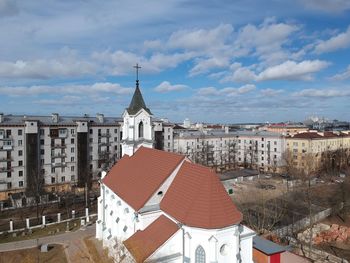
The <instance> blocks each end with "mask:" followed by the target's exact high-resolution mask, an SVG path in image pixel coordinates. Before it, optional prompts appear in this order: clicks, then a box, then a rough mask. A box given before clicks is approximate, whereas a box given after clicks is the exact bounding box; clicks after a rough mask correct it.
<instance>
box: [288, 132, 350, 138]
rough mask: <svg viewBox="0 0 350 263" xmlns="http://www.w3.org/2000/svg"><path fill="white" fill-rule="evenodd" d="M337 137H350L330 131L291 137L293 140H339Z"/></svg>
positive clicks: (305, 133)
mask: <svg viewBox="0 0 350 263" xmlns="http://www.w3.org/2000/svg"><path fill="white" fill-rule="evenodd" d="M337 137H349V135H348V134H346V133H334V132H330V131H325V132H320V133H317V132H303V133H298V134H295V135H294V136H292V137H290V138H291V139H293V138H296V139H319V138H337Z"/></svg>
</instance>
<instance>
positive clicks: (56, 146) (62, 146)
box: [51, 144, 67, 148]
mask: <svg viewBox="0 0 350 263" xmlns="http://www.w3.org/2000/svg"><path fill="white" fill-rule="evenodd" d="M66 147H67V145H65V144H51V148H66Z"/></svg>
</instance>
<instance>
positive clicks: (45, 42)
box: [0, 0, 350, 123]
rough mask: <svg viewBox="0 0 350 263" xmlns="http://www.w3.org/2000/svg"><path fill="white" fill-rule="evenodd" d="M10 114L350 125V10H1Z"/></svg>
mask: <svg viewBox="0 0 350 263" xmlns="http://www.w3.org/2000/svg"><path fill="white" fill-rule="evenodd" d="M0 36H1V41H0V105H1V106H0V112H4V113H5V114H9V113H12V114H40V115H49V114H50V113H52V112H58V113H59V114H62V115H78V116H79V115H83V114H84V113H87V114H89V115H90V116H93V115H95V114H96V113H97V112H99V113H103V114H105V115H106V116H115V117H119V116H121V114H122V112H123V110H124V108H126V107H127V106H128V104H129V102H130V100H131V96H132V93H133V91H134V88H135V78H136V76H135V75H136V74H135V69H134V68H133V66H134V65H135V64H136V63H139V64H140V66H141V67H142V68H141V69H140V73H139V79H140V87H141V91H142V93H143V96H144V99H145V102H146V104H147V106H148V107H149V108H150V109H151V110H152V113H153V114H154V115H155V116H156V117H160V118H162V117H166V118H168V119H169V120H171V121H175V122H182V121H183V119H185V118H189V119H190V120H191V121H193V122H197V121H198V122H212V123H235V122H236V123H238V122H266V121H270V122H279V121H287V120H291V121H302V120H304V119H305V118H306V117H308V116H310V115H317V116H324V117H326V118H329V119H338V120H346V121H350V1H348V0H295V1H287V0H267V1H259V0H245V1H243V0H236V1H233V0H222V1H213V0H208V1H199V0H195V1H185V0H168V1H160V0H156V1H153V0H150V1H132V0H128V1H126V0H123V1H117V0H113V1H112V0H105V1H98V0H75V1H69V0H60V1H58V0H37V1H32V0H0Z"/></svg>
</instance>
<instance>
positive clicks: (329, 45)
mask: <svg viewBox="0 0 350 263" xmlns="http://www.w3.org/2000/svg"><path fill="white" fill-rule="evenodd" d="M349 46H350V27H348V29H347V30H346V31H345V32H343V33H340V34H338V35H336V36H334V37H331V38H330V39H328V40H324V41H320V42H319V43H318V44H317V45H316V47H315V53H317V54H321V53H326V52H332V51H336V50H338V49H342V48H347V47H349Z"/></svg>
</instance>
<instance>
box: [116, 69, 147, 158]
mask: <svg viewBox="0 0 350 263" xmlns="http://www.w3.org/2000/svg"><path fill="white" fill-rule="evenodd" d="M134 68H136V88H135V92H134V95H133V97H132V100H131V102H130V105H129V107H128V108H126V109H125V110H124V113H123V119H124V122H123V123H124V124H123V138H122V156H123V155H124V154H127V155H129V156H131V155H133V154H134V152H135V151H136V150H137V149H138V148H139V147H141V146H144V147H148V148H153V147H154V138H153V137H154V136H153V130H152V123H151V121H152V119H151V117H152V113H151V111H150V109H149V108H147V107H146V104H145V101H144V100H143V97H142V94H141V90H140V87H139V78H138V72H139V69H140V68H141V67H140V66H139V65H138V64H136V66H134Z"/></svg>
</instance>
